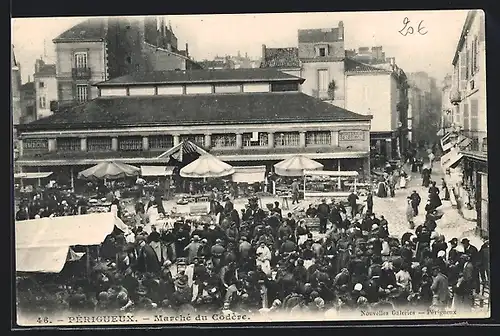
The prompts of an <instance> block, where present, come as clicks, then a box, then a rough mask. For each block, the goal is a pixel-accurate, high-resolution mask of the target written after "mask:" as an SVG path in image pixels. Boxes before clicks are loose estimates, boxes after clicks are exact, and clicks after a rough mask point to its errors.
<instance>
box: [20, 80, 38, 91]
mask: <svg viewBox="0 0 500 336" xmlns="http://www.w3.org/2000/svg"><path fill="white" fill-rule="evenodd" d="M21 91H24V92H26V91H33V92H35V82H28V83H24V84H23V85H21Z"/></svg>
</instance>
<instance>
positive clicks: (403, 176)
mask: <svg viewBox="0 0 500 336" xmlns="http://www.w3.org/2000/svg"><path fill="white" fill-rule="evenodd" d="M407 177H408V175H407V174H406V172H405V171H404V170H402V171H401V174H400V175H399V187H400V188H401V189H405V188H406V182H408V181H407V179H406V178H407Z"/></svg>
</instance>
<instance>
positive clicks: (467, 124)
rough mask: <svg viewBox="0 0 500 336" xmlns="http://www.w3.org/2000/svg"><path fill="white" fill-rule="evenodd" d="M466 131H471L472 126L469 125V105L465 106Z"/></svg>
mask: <svg viewBox="0 0 500 336" xmlns="http://www.w3.org/2000/svg"><path fill="white" fill-rule="evenodd" d="M463 106H464V111H463V113H464V130H466V131H468V130H469V129H470V125H469V105H468V104H464V105H463Z"/></svg>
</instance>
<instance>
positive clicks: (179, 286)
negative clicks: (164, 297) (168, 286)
mask: <svg viewBox="0 0 500 336" xmlns="http://www.w3.org/2000/svg"><path fill="white" fill-rule="evenodd" d="M174 286H175V292H174V294H173V295H172V298H173V300H172V303H173V304H174V305H175V306H176V307H180V306H182V305H184V304H188V303H190V302H191V299H192V297H193V290H192V288H191V286H189V283H188V276H187V275H186V274H185V273H184V272H181V273H180V274H178V275H177V277H176V279H175V280H174Z"/></svg>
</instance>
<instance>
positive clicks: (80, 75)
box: [71, 68, 92, 80]
mask: <svg viewBox="0 0 500 336" xmlns="http://www.w3.org/2000/svg"><path fill="white" fill-rule="evenodd" d="M71 75H72V77H73V79H83V80H88V79H90V77H91V76H92V71H91V69H90V68H73V69H71Z"/></svg>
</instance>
